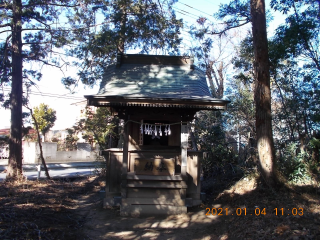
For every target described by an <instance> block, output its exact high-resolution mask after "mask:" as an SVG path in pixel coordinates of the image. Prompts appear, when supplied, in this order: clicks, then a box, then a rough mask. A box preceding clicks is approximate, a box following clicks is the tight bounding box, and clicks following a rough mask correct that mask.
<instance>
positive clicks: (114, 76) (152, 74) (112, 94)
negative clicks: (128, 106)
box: [85, 54, 228, 105]
mask: <svg viewBox="0 0 320 240" xmlns="http://www.w3.org/2000/svg"><path fill="white" fill-rule="evenodd" d="M85 97H86V98H87V99H88V100H89V103H90V100H95V102H97V101H98V99H100V101H102V99H127V100H130V99H131V100H143V101H144V102H146V101H148V100H151V101H152V100H153V101H155V100H164V101H165V100H168V101H170V102H174V101H183V100H187V101H191V102H192V101H196V102H203V101H205V102H219V103H222V102H223V103H225V104H226V103H228V101H225V100H220V99H216V98H212V96H211V94H210V91H209V87H208V85H207V80H206V74H205V73H204V72H203V71H201V70H200V69H198V68H197V67H195V66H194V65H193V59H192V58H190V57H182V56H158V55H130V54H128V55H121V56H118V61H117V64H114V65H111V66H109V67H107V68H106V71H105V74H104V77H103V79H102V81H101V85H100V90H99V92H98V93H97V94H95V95H90V96H85ZM91 102H92V101H91ZM93 105H99V104H93Z"/></svg>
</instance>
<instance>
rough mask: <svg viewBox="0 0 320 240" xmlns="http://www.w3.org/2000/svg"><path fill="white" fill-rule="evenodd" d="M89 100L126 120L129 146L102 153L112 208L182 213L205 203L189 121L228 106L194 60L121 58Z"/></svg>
mask: <svg viewBox="0 0 320 240" xmlns="http://www.w3.org/2000/svg"><path fill="white" fill-rule="evenodd" d="M85 97H86V98H87V101H88V105H90V106H97V107H108V108H110V111H111V112H112V113H113V114H114V115H117V116H118V117H119V118H120V119H123V120H124V132H123V138H124V143H123V146H122V148H112V149H106V150H104V151H103V154H104V155H105V158H106V164H107V176H106V198H105V200H104V205H105V206H108V205H109V206H110V205H111V206H116V205H120V215H122V216H139V215H143V214H148V215H157V214H181V213H186V212H187V207H190V206H195V205H199V204H200V203H201V199H200V166H201V159H202V152H199V151H193V150H191V149H190V148H188V135H189V134H188V122H190V121H192V120H193V118H194V115H195V114H196V112H197V111H200V110H212V111H218V110H225V109H226V107H227V104H228V102H229V101H226V100H221V99H216V98H212V97H211V94H210V91H209V87H208V84H207V81H206V75H205V73H204V72H203V71H201V70H199V69H198V68H197V67H195V66H194V64H193V58H191V57H184V56H159V55H137V54H127V55H120V54H119V55H118V56H117V64H115V65H111V66H109V67H107V69H106V71H105V75H104V78H103V80H102V82H101V86H100V90H99V92H98V93H97V94H95V95H89V96H85Z"/></svg>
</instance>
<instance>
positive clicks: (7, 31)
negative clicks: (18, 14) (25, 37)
mask: <svg viewBox="0 0 320 240" xmlns="http://www.w3.org/2000/svg"><path fill="white" fill-rule="evenodd" d="M5 32H11V30H3V31H1V32H0V34H2V33H5Z"/></svg>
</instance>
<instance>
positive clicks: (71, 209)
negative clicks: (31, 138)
mask: <svg viewBox="0 0 320 240" xmlns="http://www.w3.org/2000/svg"><path fill="white" fill-rule="evenodd" d="M104 184H105V183H104V180H103V177H97V176H95V177H88V178H79V179H69V180H68V179H63V180H50V181H39V182H38V181H26V182H16V183H11V182H6V183H5V182H2V183H0V239H68V240H69V239H177V240H178V239H221V240H222V239H223V240H226V239H293V240H295V239H320V218H319V216H320V202H319V195H320V192H319V188H314V187H308V186H304V187H301V188H295V190H290V189H288V188H283V189H281V190H279V191H278V192H277V193H274V192H272V191H271V190H269V189H268V188H266V187H263V186H262V185H261V184H259V182H257V180H256V178H254V177H252V178H248V177H245V178H242V179H241V180H240V181H238V182H236V184H234V185H232V186H230V187H228V188H227V189H221V190H219V191H216V192H214V191H213V193H212V195H210V196H209V200H208V201H207V202H206V203H204V204H202V205H201V206H199V207H194V208H190V209H189V210H188V213H187V214H183V215H177V216H169V217H155V216H148V217H140V218H125V217H120V214H119V208H117V207H114V208H109V209H104V208H103V207H102V198H103V195H101V193H100V190H101V189H102V188H103V187H104ZM217 189H218V188H217Z"/></svg>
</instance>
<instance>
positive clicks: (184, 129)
mask: <svg viewBox="0 0 320 240" xmlns="http://www.w3.org/2000/svg"><path fill="white" fill-rule="evenodd" d="M187 149H188V126H187V125H186V124H181V176H182V178H183V180H187V159H188V156H187Z"/></svg>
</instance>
